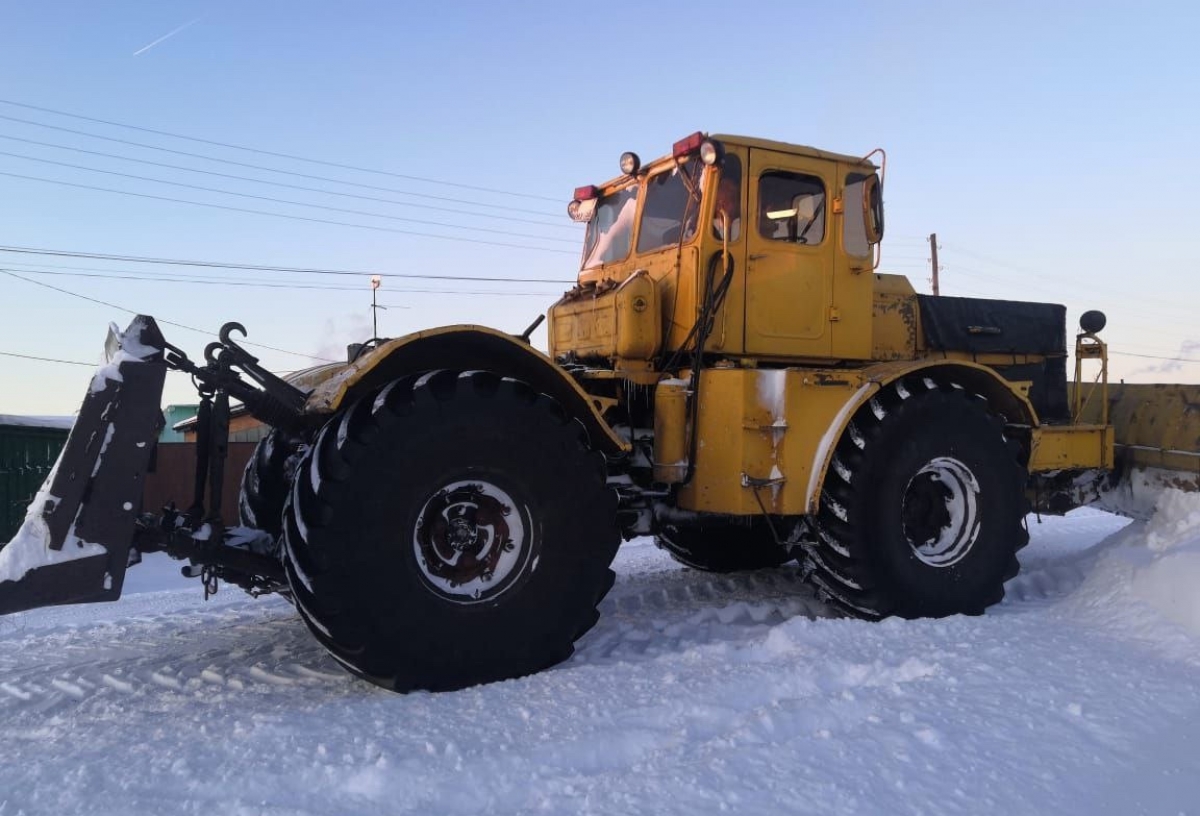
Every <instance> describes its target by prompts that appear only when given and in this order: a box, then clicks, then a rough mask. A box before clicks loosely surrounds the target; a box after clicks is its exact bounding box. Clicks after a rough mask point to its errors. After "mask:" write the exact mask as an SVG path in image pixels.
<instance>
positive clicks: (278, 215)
mask: <svg viewBox="0 0 1200 816" xmlns="http://www.w3.org/2000/svg"><path fill="white" fill-rule="evenodd" d="M0 176H7V177H9V178H18V179H24V180H25V181H39V182H42V183H45V184H57V185H59V186H62V187H74V188H76V189H79V190H95V191H98V192H102V193H116V194H117V195H126V196H133V197H134V198H149V199H153V200H155V201H169V202H171V203H172V204H191V205H192V206H195V207H208V208H209V209H213V210H227V211H229V212H240V213H250V214H251V215H267V216H271V217H273V218H284V219H287V220H289V221H307V222H308V223H310V224H331V225H333V226H337V227H354V228H355V229H365V230H372V231H374V232H392V233H396V234H398V235H416V236H418V237H421V238H438V239H441V240H443V241H460V242H464V243H468V244H484V245H487V246H499V247H508V248H509V249H529V250H534V251H536V252H554V253H558V254H560V255H575V254H576V253H575V252H574V251H572V250H569V249H553V248H552V247H538V246H530V245H529V244H510V243H505V242H503V241H486V240H483V239H481V238H462V237H459V236H454V235H438V234H436V233H432V232H418V231H416V230H402V229H396V228H394V227H380V226H376V225H374V224H355V223H353V222H350V221H334V220H332V219H329V218H311V217H309V216H305V215H288V214H286V213H276V212H270V211H268V210H252V209H249V208H247V207H231V206H229V205H227V204H212V203H209V202H205V201H191V200H189V199H186V198H172V197H170V196H160V195H153V194H151V193H135V192H131V191H129V190H114V189H112V188H111V187H97V186H95V185H91V184H77V183H75V182H71V181H58V180H56V179H47V178H40V177H38V176H25V175H21V174H20V173H5V172H2V171H0Z"/></svg>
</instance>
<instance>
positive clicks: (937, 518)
mask: <svg viewBox="0 0 1200 816" xmlns="http://www.w3.org/2000/svg"><path fill="white" fill-rule="evenodd" d="M979 495H980V490H979V482H978V481H977V480H976V478H975V474H974V473H972V472H971V469H970V468H968V467H967V466H966V465H964V464H963V463H962V462H960V461H959V460H957V459H954V458H953V457H949V456H940V457H938V458H936V459H933V460H931V461H929V462H928V463H926V464H925V466H924V467H922V468H921V469H920V470H918V471H917V472H916V474H915V475H914V476H913V477H912V478H911V479H910V480H909V481H908V484H907V485H906V486H905V488H904V499H903V505H902V507H901V518H902V519H903V521H904V535H905V538H906V539H907V540H908V544H909V546H910V547H912V551H913V554H914V555H915V556H916V557H917V558H918V559H919V560H920V561H921V562H922V563H925V564H928V565H929V566H931V567H949V566H951V565H953V564H957V563H958V562H959V561H961V560H962V559H963V558H965V557H966V556H967V554H968V553H970V552H971V548H972V547H974V546H975V542H976V541H977V540H978V538H979V530H980V521H981V520H980V515H979ZM943 503H944V506H942V504H943Z"/></svg>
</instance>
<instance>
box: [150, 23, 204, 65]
mask: <svg viewBox="0 0 1200 816" xmlns="http://www.w3.org/2000/svg"><path fill="white" fill-rule="evenodd" d="M203 19H204V18H203V17H197V18H196V19H195V20H189V21H188V22H186V23H184V24H183V25H181V26H180V27H179V28H176V29H174V30H173V31H168V32H167V33H166V34H163V35H162V36H161V37H159V38H158V39H157V40H155V41H154V42H152V43H150V44H149V45H143V46H142V47H141V48H139V49H138V50H137V51H134V52H133V55H134V56H135V57H136V56H138V55H139V54H145V53H146V52H147V51H149V50H150V49H151V48H153V47H154V46H156V45H158V44H159V43H160V42H162V41H163V40H169V39H171V38H172V37H174V36H175V35H176V34H178V33H179V32H180V31H183V30H184V29H185V28H190V27H191V26H194V25H195V24H196V23H198V22H200V21H201V20H203Z"/></svg>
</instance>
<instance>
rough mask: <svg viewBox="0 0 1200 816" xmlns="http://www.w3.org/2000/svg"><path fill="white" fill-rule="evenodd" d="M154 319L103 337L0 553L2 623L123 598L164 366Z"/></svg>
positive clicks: (157, 423) (158, 422) (159, 420)
mask: <svg viewBox="0 0 1200 816" xmlns="http://www.w3.org/2000/svg"><path fill="white" fill-rule="evenodd" d="M165 348H166V343H165V340H164V339H163V336H162V333H161V332H160V331H159V329H158V325H157V324H156V323H155V322H154V318H152V317H147V316H144V315H138V316H137V317H135V318H134V319H133V322H132V323H130V324H129V328H128V329H126V330H125V331H124V332H123V333H122V332H119V331H118V330H117V328H116V326H113V327H112V328H111V329H110V330H109V336H108V341H107V343H106V345H105V358H106V362H105V364H104V365H102V366H100V368H98V369H97V370H96V374H95V376H94V377H93V378H92V383H91V387H90V388H89V390H88V393H87V395H86V396H85V397H84V399H83V406H82V407H81V408H80V409H79V416H78V417H77V418H76V420H75V425H74V427H73V428H72V429H71V434H70V436H69V437H67V444H66V446H65V447H64V448H63V451H62V453H61V454H59V457H58V461H57V462H56V463H55V465H54V469H53V470H52V471H51V472H50V475H49V476H48V477H47V478H46V483H45V484H43V485H42V489H41V490H40V491H39V492H38V494H37V496H36V497H35V498H34V500H33V503H32V504H31V505H30V506H29V511H28V513H27V514H26V517H25V523H24V524H23V525H21V529H20V530H19V531H18V532H17V535H16V537H15V538H14V539H13V540H12V541H10V542H8V544H6V545H3V548H2V549H0V614H7V613H10V612H20V611H22V610H26V609H35V608H37V607H41V606H53V605H56V604H68V603H90V602H96V601H113V600H116V599H117V598H119V597H120V596H121V586H122V584H123V583H124V580H125V567H126V565H127V564H128V559H129V548H130V545H131V543H132V541H133V535H134V523H135V521H136V520H137V516H138V513H139V512H140V510H141V500H142V489H143V485H144V482H145V477H146V471H147V468H148V466H149V464H150V459H151V456H152V455H153V453H154V446H155V442H156V440H157V438H158V433H159V431H160V430H161V429H162V426H163V417H162V411H161V408H160V406H159V402H160V400H161V398H162V390H163V382H164V380H165V378H166V371H167V365H166V361H165V359H164V354H163V352H164V349H165Z"/></svg>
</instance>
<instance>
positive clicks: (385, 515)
mask: <svg viewBox="0 0 1200 816" xmlns="http://www.w3.org/2000/svg"><path fill="white" fill-rule="evenodd" d="M605 477H606V468H605V461H604V457H603V456H602V455H601V454H599V453H597V452H594V451H592V450H591V449H590V448H589V447H588V445H587V439H586V431H585V430H584V428H583V426H582V425H581V424H580V423H579V422H577V421H576V420H574V419H572V418H570V417H568V416H566V415H565V414H564V412H563V411H562V409H561V408H560V407H559V405H558V403H556V402H555V401H553V400H552V399H550V398H549V397H546V396H545V395H539V394H538V393H536V392H535V391H533V390H532V389H530V388H529V387H528V386H526V385H525V384H523V383H520V382H516V381H513V380H507V379H505V380H502V379H500V378H499V377H497V376H495V375H493V374H490V373H485V372H467V373H459V372H456V371H441V372H435V373H431V374H427V375H424V376H421V377H419V378H406V379H402V380H398V381H396V382H393V383H391V384H390V385H388V386H386V387H385V388H383V389H382V390H380V391H378V392H376V393H374V394H370V395H368V396H366V397H364V398H363V399H361V400H359V401H358V402H357V403H355V404H354V405H352V406H351V407H350V408H349V409H347V410H345V411H344V412H342V413H341V414H339V415H338V416H336V417H334V419H332V420H331V421H330V422H329V423H328V424H327V425H326V426H325V428H324V429H323V430H322V431H321V433H320V435H319V436H318V438H317V441H316V442H315V443H314V445H313V446H312V448H311V449H309V451H308V452H307V453H306V454H305V455H304V458H303V459H302V460H301V462H300V467H299V469H298V471H297V476H296V479H295V482H294V487H293V489H292V491H291V493H290V495H289V497H288V501H287V506H286V508H285V511H284V542H285V545H284V566H285V569H286V572H287V575H288V581H289V584H290V585H291V587H292V590H293V592H294V595H295V600H296V606H297V608H298V609H299V611H300V613H301V615H302V617H303V618H304V620H305V622H306V623H307V624H308V626H309V628H310V629H311V630H312V632H313V634H314V635H315V636H316V637H317V639H318V640H319V641H320V642H321V643H322V644H323V645H324V646H325V647H326V648H327V649H328V650H329V651H330V653H331V654H332V655H333V656H334V657H335V658H336V659H337V660H338V661H340V662H341V663H342V664H343V665H345V666H346V667H347V668H348V669H350V671H352V672H354V673H355V674H357V675H359V676H360V677H363V678H364V679H366V680H369V681H370V682H373V683H376V684H378V685H381V686H384V687H386V688H390V689H395V690H397V691H409V690H413V689H429V690H433V691H444V690H452V689H458V688H463V687H465V686H470V685H475V684H477V683H487V682H492V681H496V680H504V679H507V678H512V677H520V676H522V675H526V674H531V673H533V672H536V671H540V670H541V669H544V668H547V667H549V666H552V665H554V664H556V663H559V662H561V661H562V660H565V659H566V658H567V657H569V656H570V655H571V653H572V651H573V650H574V645H573V644H574V641H575V640H576V639H577V638H578V637H579V636H580V635H582V634H583V633H584V632H585V631H587V630H588V629H589V628H591V626H592V625H593V624H594V623H595V622H596V620H597V618H598V613H597V611H596V606H597V604H598V603H599V601H600V599H601V598H602V597H603V596H604V594H605V593H607V591H608V590H609V588H611V586H612V582H613V577H614V576H613V573H612V571H611V570H610V569H609V564H610V563H611V561H612V559H613V557H614V556H615V555H616V551H617V546H618V544H619V543H620V535H619V531H618V527H617V517H616V495H615V493H613V491H611V490H610V489H608V487H607V486H606V484H605Z"/></svg>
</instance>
